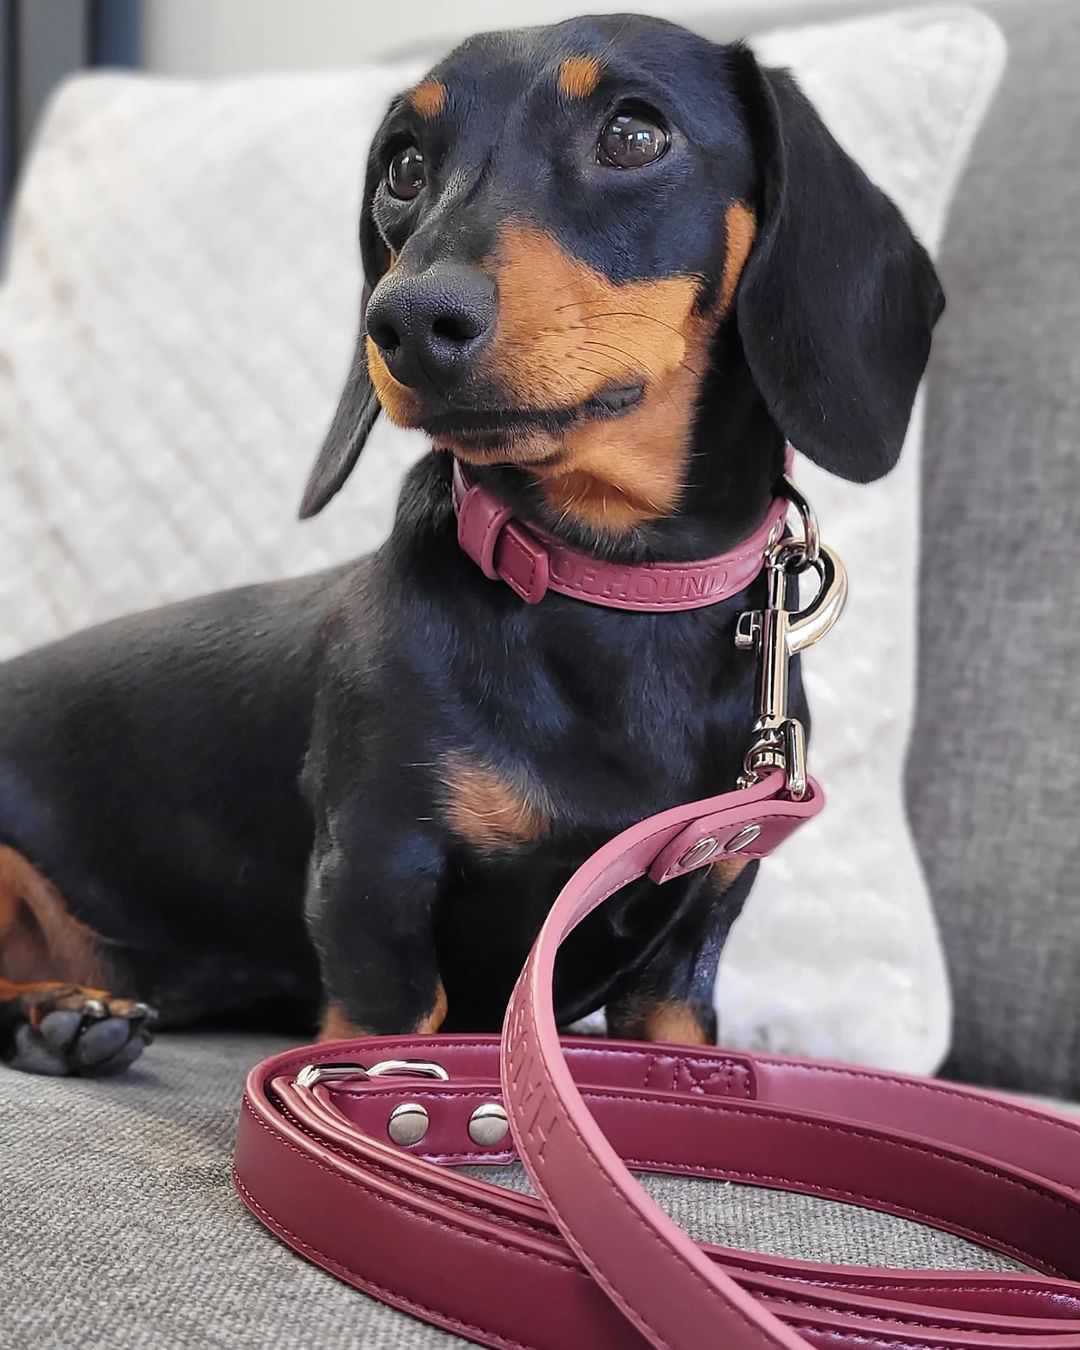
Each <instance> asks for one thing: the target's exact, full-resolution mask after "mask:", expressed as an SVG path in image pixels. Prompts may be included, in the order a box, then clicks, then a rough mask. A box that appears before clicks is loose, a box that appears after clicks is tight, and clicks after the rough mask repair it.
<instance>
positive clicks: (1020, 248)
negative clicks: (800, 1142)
mask: <svg viewBox="0 0 1080 1350" xmlns="http://www.w3.org/2000/svg"><path fill="white" fill-rule="evenodd" d="M990 8H991V9H992V12H993V13H994V14H995V15H996V16H997V17H998V18H999V19H1000V21H1001V23H1002V24H1003V25H1004V27H1005V31H1006V34H1007V37H1008V42H1009V46H1010V62H1011V72H1010V75H1009V77H1008V78H1007V79H1006V81H1005V83H1004V85H1003V88H1002V91H1001V94H1000V96H999V98H998V100H997V102H996V104H995V106H994V108H993V109H992V111H991V114H990V118H989V120H988V122H987V125H986V128H985V130H984V131H983V133H982V135H981V136H980V138H979V141H978V144H977V146H976V149H975V153H974V157H973V160H972V163H971V167H970V169H969V171H968V172H967V174H966V175H965V177H964V179H963V182H962V184H961V187H960V190H959V202H960V205H959V206H958V209H957V210H956V211H955V212H954V214H953V217H952V220H951V222H950V226H949V231H948V235H947V238H946V244H945V250H944V253H943V256H942V260H941V269H942V276H943V280H944V283H945V288H946V291H947V292H948V294H949V297H950V310H949V314H948V318H947V321H946V322H945V323H943V324H942V326H941V330H940V336H939V339H938V342H937V345H936V350H935V358H934V366H933V377H932V379H931V381H930V387H929V402H928V407H927V433H926V435H927V438H926V451H925V468H924V477H925V487H924V492H923V522H922V528H923V550H924V551H923V574H922V582H921V600H922V623H921V629H920V649H921V650H920V661H919V692H918V708H919V714H918V724H917V728H916V733H915V737H914V741H913V744H912V751H911V757H910V762H909V773H908V799H909V802H910V807H911V813H912V820H913V823H914V827H915V830H916V834H917V838H918V841H919V845H920V849H921V853H922V857H923V860H924V863H925V866H926V869H927V872H928V874H929V877H930V882H931V889H932V893H933V895H934V898H935V902H936V905H937V911H938V916H939V919H940V922H941V925H942V928H943V930H944V934H945V939H946V944H947V950H948V957H949V963H950V966H951V968H952V971H953V975H954V988H955V998H956V1024H955V1039H954V1050H953V1057H952V1060H951V1063H950V1066H949V1067H950V1069H951V1070H952V1071H954V1072H955V1073H957V1074H958V1075H960V1076H962V1077H965V1078H969V1079H972V1080H977V1081H980V1082H986V1083H992V1084H997V1085H1000V1086H1005V1087H1018V1088H1024V1089H1025V1090H1028V1091H1033V1092H1045V1093H1053V1094H1055V1095H1067V1096H1070V1097H1080V996H1078V990H1080V833H1078V831H1077V810H1078V809H1077V802H1078V801H1080V737H1078V735H1077V725H1078V723H1080V695H1078V692H1077V691H1078V689H1080V682H1078V680H1077V671H1078V670H1080V604H1078V602H1077V591H1076V585H1077V577H1078V574H1080V542H1078V541H1080V157H1078V151H1077V147H1078V146H1080V98H1078V96H1077V86H1076V72H1077V70H1078V69H1080V6H1078V5H1076V4H1075V3H1074V0H1042V2H1041V3H1028V4H1024V5H1004V6H999V7H995V6H991V7H990Z"/></svg>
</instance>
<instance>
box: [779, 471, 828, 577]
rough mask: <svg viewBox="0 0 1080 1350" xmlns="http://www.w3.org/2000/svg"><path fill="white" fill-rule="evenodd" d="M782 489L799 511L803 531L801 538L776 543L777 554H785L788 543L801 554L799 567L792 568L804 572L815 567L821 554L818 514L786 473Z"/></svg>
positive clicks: (789, 546)
mask: <svg viewBox="0 0 1080 1350" xmlns="http://www.w3.org/2000/svg"><path fill="white" fill-rule="evenodd" d="M780 490H781V492H782V493H783V495H784V496H785V497H786V498H787V499H788V501H789V502H790V503H791V504H792V506H793V507H794V508H795V510H796V511H798V513H799V519H800V521H801V522H802V531H803V532H802V538H801V539H782V540H781V541H780V542H779V543H778V544H777V545H776V551H777V556H780V555H782V554H783V552H784V551H785V545H787V546H788V551H790V552H792V553H793V554H794V553H796V552H797V553H798V554H799V555H800V562H799V565H798V567H796V568H793V569H790V570H794V571H797V572H803V571H805V570H806V568H808V567H813V566H814V565H815V564H816V562H817V560H818V558H819V557H820V555H821V532H820V530H819V529H818V522H817V515H816V513H815V511H814V508H813V507H812V506H811V505H810V503H809V502H808V501H807V500H806V498H805V497H804V496H803V495H802V493H801V492H800V491H799V489H798V488H797V487H796V486H795V484H794V483H793V482H792V481H791V479H790V478H788V477H787V475H786V474H785V476H784V477H783V478H782V479H781V480H780Z"/></svg>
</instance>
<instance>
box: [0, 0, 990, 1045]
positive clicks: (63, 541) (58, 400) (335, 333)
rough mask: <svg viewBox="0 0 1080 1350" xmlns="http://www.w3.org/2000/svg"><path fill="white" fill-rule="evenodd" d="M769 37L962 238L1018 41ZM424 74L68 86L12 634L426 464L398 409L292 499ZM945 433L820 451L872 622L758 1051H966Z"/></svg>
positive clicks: (31, 220) (809, 485)
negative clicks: (998, 91)
mask: <svg viewBox="0 0 1080 1350" xmlns="http://www.w3.org/2000/svg"><path fill="white" fill-rule="evenodd" d="M761 54H762V56H763V57H764V58H765V59H767V60H769V61H772V62H778V63H789V64H791V65H792V66H793V67H794V69H795V70H796V72H797V73H798V74H799V75H800V76H801V77H802V78H803V80H804V83H805V86H806V88H807V90H808V92H809V94H810V95H811V97H813V98H814V99H815V100H816V101H817V103H818V105H819V106H820V108H821V111H822V113H823V115H824V116H825V117H826V119H827V120H828V121H829V122H830V124H831V125H832V127H833V128H834V130H835V131H836V133H837V135H838V136H839V137H840V139H841V140H842V141H843V142H844V143H845V145H846V146H847V147H848V148H849V149H850V150H851V151H852V153H854V154H855V155H856V157H857V158H858V159H860V160H861V162H862V163H863V164H864V165H865V166H866V167H867V169H868V170H869V171H870V173H871V174H872V175H873V176H874V177H875V178H877V179H878V180H879V181H880V182H881V183H882V185H883V186H884V187H885V188H886V189H887V190H888V191H890V192H891V193H892V194H893V195H894V196H895V197H896V199H897V200H898V202H899V203H900V205H901V206H902V208H903V209H904V210H905V211H906V212H907V214H908V216H909V218H910V220H911V222H912V224H913V226H914V228H915V229H916V231H917V232H918V233H919V234H920V235H921V236H922V237H923V238H924V239H925V240H926V241H927V242H928V243H929V244H931V245H933V244H934V243H935V242H936V241H937V239H938V238H939V236H940V232H941V227H942V222H943V218H944V212H945V208H946V205H947V201H948V196H949V190H950V187H951V184H952V183H953V181H954V179H955V177H956V174H957V172H958V169H959V167H960V164H961V161H962V158H963V155H964V153H965V151H966V148H967V145H968V142H969V141H970V139H971V137H972V135H973V134H974V131H975V129H976V127H977V124H978V122H979V119H980V117H981V114H982V112H983V109H984V106H985V103H986V100H987V99H988V97H989V95H990V93H991V91H992V89H993V86H994V83H995V80H996V77H997V74H998V72H999V70H1000V64H1001V59H1002V51H1001V44H1000V40H999V38H998V35H997V33H996V30H994V29H993V28H992V27H991V26H990V25H989V24H988V23H986V22H985V21H982V20H980V19H979V17H978V16H976V15H974V14H972V13H971V12H970V11H965V10H945V11H931V12H928V13H905V14H902V15H897V16H894V17H886V18H880V19H873V20H867V21H863V22H855V23H851V24H845V25H841V26H838V27H836V28H833V29H828V30H821V29H819V30H813V29H808V30H794V31H790V32H787V33H783V34H778V35H776V36H773V37H770V38H769V39H768V40H767V41H766V42H764V43H763V44H762V45H761ZM418 69H419V68H418V67H408V68H399V69H380V70H373V71H367V72H362V73H357V74H348V75H334V76H314V77H304V76H299V77H287V78H260V79H255V80H238V81H235V80H234V81H226V82H223V83H221V84H212V85H197V84H191V83H183V82H180V83H171V82H161V81H153V80H146V79H138V78H133V77H110V78H99V79H94V80H85V81H80V82H76V83H74V84H72V85H70V86H69V87H68V88H67V90H66V91H65V92H64V93H63V94H62V95H61V96H60V98H59V99H58V101H57V102H56V103H55V105H54V106H53V109H52V112H51V115H50V117H49V119H48V121H47V123H46V125H45V128H44V130H43V132H42V135H41V137H40V139H39V143H38V145H37V147H36V149H35V152H34V155H33V157H32V159H31V162H30V167H29V172H28V175H27V178H26V181H25V182H24V184H23V188H22V192H21V194H20V198H19V203H18V209H17V211H16V213H15V219H14V223H13V231H12V247H11V269H10V276H9V279H8V282H7V285H6V287H5V290H4V293H3V294H2V295H0V310H2V315H3V333H4V344H5V348H6V355H7V363H6V370H7V372H8V373H7V376H6V377H4V382H3V385H2V386H0V399H2V400H3V403H2V405H0V436H2V437H3V440H2V443H0V454H2V463H3V473H2V474H0V604H2V605H3V608H4V614H5V620H6V622H5V627H4V631H3V632H2V633H0V651H6V652H12V651H15V650H17V649H19V648H22V647H25V646H27V645H30V644H31V643H34V642H39V641H42V640H44V639H46V638H49V637H52V636H55V635H57V634H60V633H63V632H66V631H68V630H70V629H73V628H75V627H78V626H80V625H83V624H86V623H89V622H91V621H94V620H97V619H101V618H104V617H107V616H109V615H111V614H114V613H117V612H119V611H122V610H127V609H132V608H138V607H142V606H146V605H149V604H152V603H155V602H158V601H163V600H167V599H172V598H175V597H178V596H182V595H188V594H192V593H195V592H198V591H201V590H209V589H213V588H214V587H216V586H221V585H225V584H230V583H237V582H241V581H247V580H252V579H255V578H258V577H265V576H270V575H276V574H280V573H283V572H297V571H302V570H305V569H308V568H311V567H315V566H318V565H321V564H323V563H326V562H328V561H330V560H332V559H338V558H343V557H347V556H349V555H351V554H355V553H358V552H361V551H362V550H364V549H366V548H369V547H371V546H372V545H373V544H374V543H376V542H377V541H378V539H379V538H380V537H381V536H382V534H383V533H384V531H385V528H386V525H387V523H388V520H389V516H390V511H391V506H392V502H393V498H394V495H395V491H396V487H397V483H398V480H399V477H400V474H401V471H402V469H403V467H404V465H405V464H406V463H407V462H408V461H409V460H410V459H411V458H412V457H413V456H414V455H415V454H416V453H418V452H419V451H420V450H421V449H422V445H421V443H420V442H419V441H418V440H414V439H411V438H409V437H407V436H404V435H402V434H401V433H395V432H393V430H392V429H390V428H387V427H385V426H383V427H381V428H380V429H379V431H378V432H377V434H376V437H375V438H374V441H373V443H372V445H371V446H370V447H369V449H368V450H367V452H366V454H365V458H364V462H363V465H362V467H361V469H360V470H359V472H358V474H357V477H356V481H355V482H354V484H352V485H351V486H350V489H349V491H348V492H346V493H345V494H344V495H343V498H342V499H341V500H340V501H338V502H336V503H335V504H334V505H333V507H332V508H331V509H330V511H329V512H327V513H326V515H325V516H324V517H323V518H321V519H319V520H318V521H316V522H314V523H313V524H311V525H308V526H303V527H301V526H299V525H297V524H295V523H293V522H292V513H293V510H294V508H295V504H296V502H297V500H298V497H299V491H300V485H301V483H302V480H303V477H304V474H305V471H306V468H307V464H308V458H309V456H310V455H311V453H312V452H313V449H314V447H315V445H316V444H317V441H318V437H319V433H320V431H321V429H322V426H323V424H324V423H325V420H326V419H327V416H328V414H329V412H330V410H331V408H332V406H333V403H334V397H335V387H336V383H337V381H338V379H339V378H340V376H341V372H342V369H343V366H344V361H345V357H346V353H347V351H348V348H349V345H350V340H349V339H350V334H351V330H352V328H353V325H354V323H355V307H356V300H357V289H358V286H357V275H356V259H355V256H354V255H355V242H354V241H355V229H356V225H355V215H356V210H357V183H358V178H359V164H360V161H361V156H362V153H363V149H364V146H365V142H366V140H367V138H368V136H369V134H370V132H371V129H372V127H373V126H374V124H375V122H376V120H377V118H378V117H379V116H380V115H381V111H382V109H383V107H384V105H385V103H386V101H387V99H388V97H389V95H390V93H391V92H392V91H393V90H395V89H396V88H398V87H400V86H402V85H404V84H406V83H408V82H409V81H410V80H412V79H413V78H415V76H416V74H417V73H418ZM918 442H919V435H918V427H917V425H916V426H915V427H913V431H912V434H911V436H910V437H909V446H908V449H907V451H906V454H905V456H904V458H903V459H902V461H901V467H900V469H899V470H898V471H897V472H896V473H895V474H893V475H891V476H890V478H889V479H888V480H887V482H885V483H883V484H881V485H877V486H875V487H873V488H870V489H860V488H855V487H852V486H851V485H847V484H840V483H838V482H834V481H833V480H830V479H829V478H828V476H827V475H825V474H824V473H822V472H820V471H818V470H815V469H814V468H813V466H811V465H805V464H804V465H801V466H800V474H801V477H802V481H803V484H804V486H805V488H806V489H807V490H808V491H809V492H810V494H811V497H812V499H813V500H814V501H815V503H816V504H817V506H818V509H819V511H820V513H821V515H822V518H823V520H824V521H825V522H826V527H827V530H828V536H829V538H830V540H831V541H832V542H833V544H834V545H835V546H836V548H837V549H838V550H839V552H840V553H841V555H842V556H843V557H845V558H846V560H847V561H848V564H849V566H850V567H851V570H852V574H853V576H854V578H855V584H854V587H853V598H852V601H851V611H850V614H849V616H848V617H847V619H846V620H845V623H844V624H843V625H842V626H841V627H840V628H839V630H838V631H837V633H836V634H835V635H833V636H832V637H831V638H830V640H829V642H828V643H826V644H824V645H823V646H822V647H821V648H819V649H818V650H816V651H814V652H812V653H810V654H809V656H808V657H807V660H806V665H807V672H808V676H807V682H808V687H809V693H810V698H811V702H812V705H813V707H814V716H815V726H816V734H815V744H814V769H815V773H816V774H817V775H818V776H819V777H820V778H821V780H822V781H823V782H824V783H825V784H826V785H827V788H828V791H829V793H830V797H831V803H832V805H831V807H830V810H829V811H828V812H827V813H826V814H825V816H824V817H823V819H822V820H821V821H820V822H816V823H815V826H814V829H813V830H811V831H807V832H805V834H804V836H802V837H800V838H797V839H796V840H794V841H793V842H792V843H791V845H790V846H789V847H788V848H787V849H786V850H785V851H784V853H783V854H782V855H781V857H780V858H779V859H777V860H776V861H775V863H773V864H771V865H768V866H766V867H765V868H763V872H762V876H761V879H760V881H759V882H758V884H757V886H756V887H755V892H754V899H753V903H752V904H751V905H750V907H749V909H748V912H747V916H746V918H745V920H744V921H743V922H742V923H741V924H740V925H739V928H738V931H737V933H736V935H735V937H734V938H733V940H732V942H731V944H730V946H729V949H728V951H727V953H726V955H725V959H724V964H723V969H722V974H721V980H720V985H719V992H718V1002H719V1007H720V1012H721V1018H722V1024H723V1026H724V1036H725V1039H727V1040H728V1041H730V1042H732V1043H736V1044H742V1045H756V1046H761V1045H769V1046H774V1047H782V1048H786V1049H792V1050H803V1051H806V1052H809V1053H818V1054H828V1055H834V1056H838V1057H845V1058H849V1059H854V1060H859V1061H869V1062H874V1063H879V1064H885V1065H890V1066H894V1067H901V1068H910V1069H916V1070H918V1069H930V1068H932V1067H933V1066H934V1065H935V1064H936V1063H938V1062H939V1060H940V1058H941V1055H942V1054H943V1052H944V1048H945V1042H946V1036H947V1027H948V1001H947V995H946V985H945V978H944V971H943V964H942V960H941V953H940V947H939V943H938V938H937V934H936V932H935V929H934V925H933V921H932V916H931V913H930V909H929V904H928V900H927V894H926V889H925V885H924V883H923V880H922V877H921V875H920V872H919V868H918V865H917V862H916V858H915V854H914V849H913V847H912V843H911V840H910V837H909V834H908V830H907V826H906V823H905V820H904V815H903V810H902V802H901V795H900V785H901V760H902V756H903V753H904V749H905V746H906V740H907V735H908V729H909V726H910V721H911V713H912V697H913V678H912V672H913V669H914V645H913V644H914V625H915V613H914V598H913V597H914V573H915V558H916V551H915V520H916V515H917V491H918V460H919V455H918ZM882 537H888V538H889V539H890V540H891V541H892V546H891V547H890V549H889V550H887V551H885V550H882V549H881V548H880V540H881V538H882ZM883 690H885V691H887V692H886V693H885V696H884V697H883V696H882V691H883ZM750 718H751V710H750V709H749V708H748V709H747V722H748V725H749V721H750ZM868 746H872V747H873V754H872V755H868V754H867V753H866V750H867V747H868ZM716 786H717V789H718V790H719V789H721V788H722V787H724V786H726V785H723V784H717V785H716Z"/></svg>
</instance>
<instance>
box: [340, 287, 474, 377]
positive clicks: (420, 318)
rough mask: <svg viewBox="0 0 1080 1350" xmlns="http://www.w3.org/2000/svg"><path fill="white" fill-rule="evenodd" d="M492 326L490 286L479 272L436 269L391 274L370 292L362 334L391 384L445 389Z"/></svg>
mask: <svg viewBox="0 0 1080 1350" xmlns="http://www.w3.org/2000/svg"><path fill="white" fill-rule="evenodd" d="M494 326H495V283H494V281H493V280H492V279H491V278H490V277H489V276H487V275H486V274H485V273H483V272H481V271H480V270H479V268H476V267H469V266H467V265H465V264H463V263H439V264H437V265H436V266H434V267H430V268H428V270H427V271H426V272H421V273H420V274H419V275H417V276H403V275H401V274H400V273H396V272H392V273H391V274H390V275H389V276H387V277H384V278H383V279H382V281H380V282H379V284H378V286H376V287H375V290H374V292H373V293H372V296H371V299H370V301H369V302H368V307H367V331H368V335H369V336H370V338H371V340H372V341H373V342H374V343H375V344H376V346H377V347H378V348H379V350H380V352H382V355H383V359H384V360H385V362H386V364H387V366H388V367H389V368H390V373H391V375H393V377H394V379H396V380H398V381H400V383H401V384H408V385H416V384H422V383H423V382H424V380H425V378H427V379H429V380H431V381H432V382H433V383H434V384H436V385H440V386H446V385H448V384H453V383H454V382H456V381H457V380H458V379H460V378H461V377H462V376H463V375H464V374H465V373H466V372H467V371H468V369H469V367H470V365H471V363H472V361H473V360H474V359H475V357H476V356H477V355H478V353H479V352H480V350H481V348H482V347H483V346H484V345H485V344H486V342H487V340H488V338H489V337H490V336H491V333H492V330H493V329H494Z"/></svg>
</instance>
